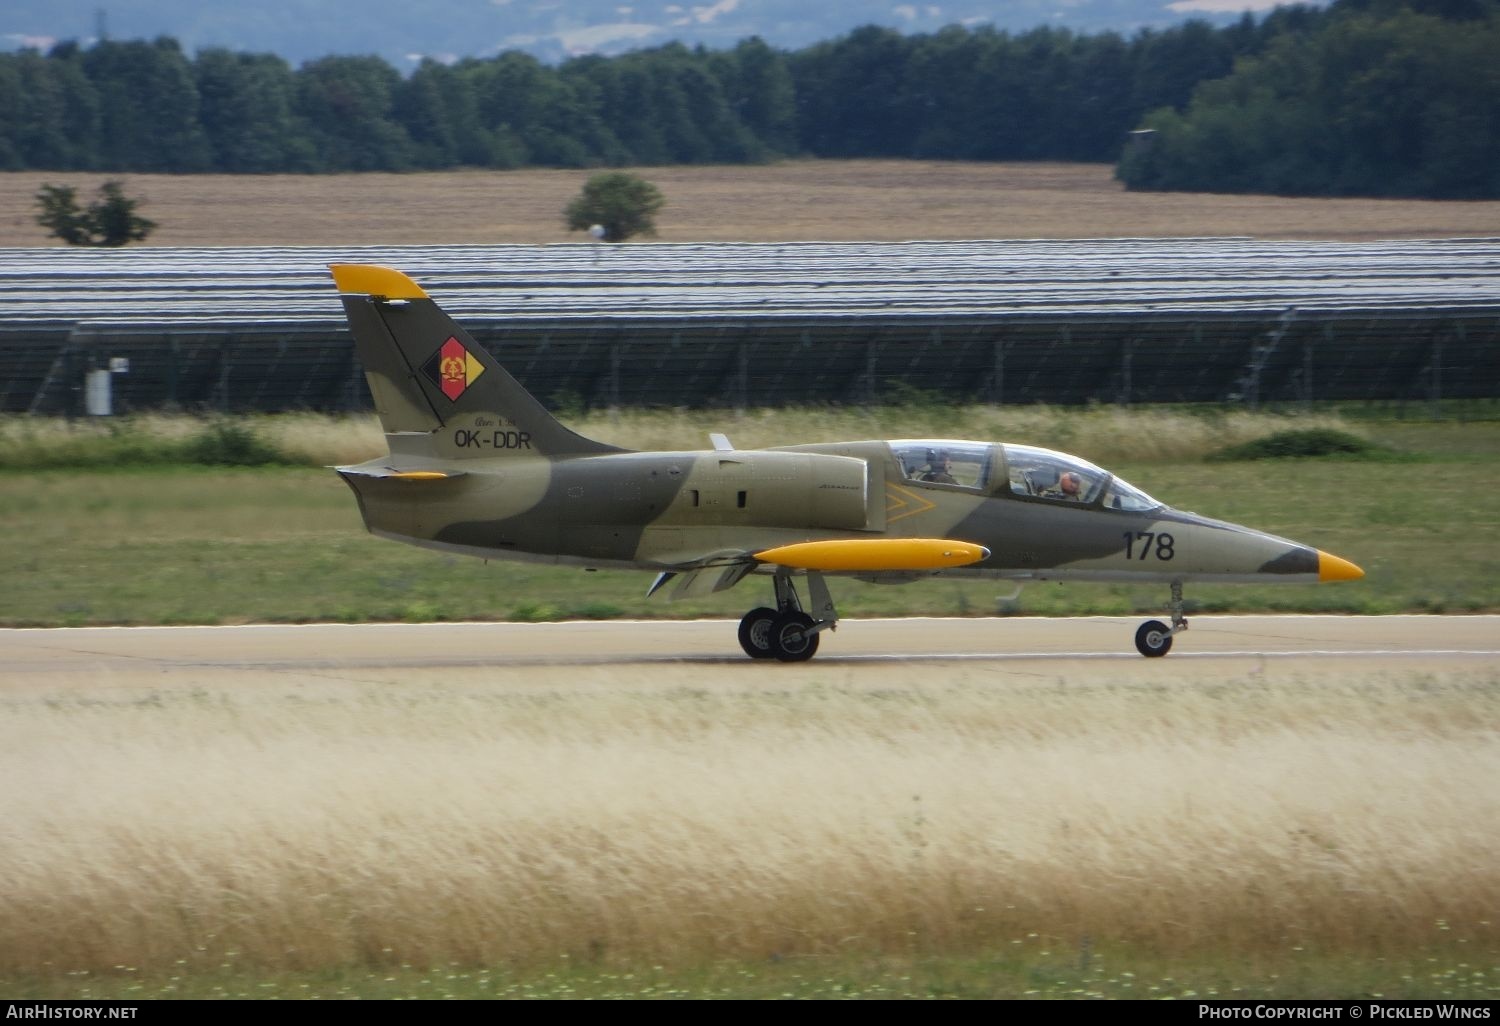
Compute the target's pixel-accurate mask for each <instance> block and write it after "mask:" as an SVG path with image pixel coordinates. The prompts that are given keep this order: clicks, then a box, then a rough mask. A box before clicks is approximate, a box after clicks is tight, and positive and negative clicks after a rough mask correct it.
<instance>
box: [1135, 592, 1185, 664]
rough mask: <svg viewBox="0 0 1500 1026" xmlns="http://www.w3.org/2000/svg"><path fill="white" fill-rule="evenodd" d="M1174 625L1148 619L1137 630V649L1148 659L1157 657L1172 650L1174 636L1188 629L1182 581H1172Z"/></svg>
mask: <svg viewBox="0 0 1500 1026" xmlns="http://www.w3.org/2000/svg"><path fill="white" fill-rule="evenodd" d="M1171 610H1172V626H1170V627H1168V626H1167V625H1166V624H1164V623H1162V622H1161V621H1160V620H1147V621H1146V622H1145V623H1143V624H1141V625H1140V627H1139V628H1137V629H1136V632H1135V650H1136V651H1137V652H1139V653H1140V654H1141V655H1143V656H1145V657H1147V658H1148V659H1155V658H1158V657H1160V656H1164V655H1166V654H1167V653H1168V652H1170V651H1172V637H1173V635H1176V634H1180V633H1182V632H1183V631H1185V630H1187V628H1188V622H1187V617H1185V616H1183V615H1182V582H1181V581H1173V582H1172V602H1171Z"/></svg>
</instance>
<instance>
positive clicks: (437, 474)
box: [389, 470, 448, 481]
mask: <svg viewBox="0 0 1500 1026" xmlns="http://www.w3.org/2000/svg"><path fill="white" fill-rule="evenodd" d="M389 476H390V477H394V478H396V479H397V480H398V481H446V480H448V475H447V474H445V473H443V472H442V471H441V470H402V471H399V472H397V473H395V474H391V475H389Z"/></svg>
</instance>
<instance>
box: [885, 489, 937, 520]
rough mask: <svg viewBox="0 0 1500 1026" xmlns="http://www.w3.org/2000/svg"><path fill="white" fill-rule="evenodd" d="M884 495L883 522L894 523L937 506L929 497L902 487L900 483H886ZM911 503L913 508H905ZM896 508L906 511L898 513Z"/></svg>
mask: <svg viewBox="0 0 1500 1026" xmlns="http://www.w3.org/2000/svg"><path fill="white" fill-rule="evenodd" d="M885 497H886V504H885V513H886V517H885V522H886V523H887V524H891V523H895V522H896V521H897V520H905V519H906V518H907V517H914V516H916V515H917V514H918V513H926V512H927V511H928V510H930V509H936V508H937V503H935V502H933V501H932V500H931V499H929V498H927V497H926V496H924V495H918V494H917V493H916V492H913V491H909V490H907V489H905V488H902V487H901V486H900V485H893V484H888V485H886V491H885ZM907 500H910V501H907ZM913 505H914V506H915V507H916V508H915V509H906V507H907V506H913ZM897 510H906V512H904V513H898V512H897ZM893 514H894V515H893Z"/></svg>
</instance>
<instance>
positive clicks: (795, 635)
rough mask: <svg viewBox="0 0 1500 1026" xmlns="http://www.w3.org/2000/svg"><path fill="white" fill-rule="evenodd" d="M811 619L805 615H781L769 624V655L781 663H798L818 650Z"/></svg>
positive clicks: (816, 637) (809, 657)
mask: <svg viewBox="0 0 1500 1026" xmlns="http://www.w3.org/2000/svg"><path fill="white" fill-rule="evenodd" d="M812 625H813V618H812V617H810V616H808V615H807V614H806V613H783V614H782V615H781V616H778V617H777V618H776V622H775V623H773V624H771V654H772V655H774V656H775V657H776V658H777V659H779V660H781V661H782V662H783V663H800V662H804V661H806V660H808V659H811V658H812V657H813V653H814V652H816V651H817V650H818V636H817V634H815V633H813V632H812V629H811V628H812Z"/></svg>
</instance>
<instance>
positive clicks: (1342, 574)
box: [1318, 549, 1365, 581]
mask: <svg viewBox="0 0 1500 1026" xmlns="http://www.w3.org/2000/svg"><path fill="white" fill-rule="evenodd" d="M1364 575H1365V572H1364V571H1363V570H1361V569H1360V568H1359V567H1357V566H1355V565H1354V564H1353V563H1351V562H1349V561H1348V560H1347V559H1340V558H1339V557H1338V556H1333V555H1330V554H1328V553H1327V552H1324V551H1323V550H1322V549H1319V550H1318V580H1320V581H1357V580H1359V579H1360V578H1361V577H1363V576H1364Z"/></svg>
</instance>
